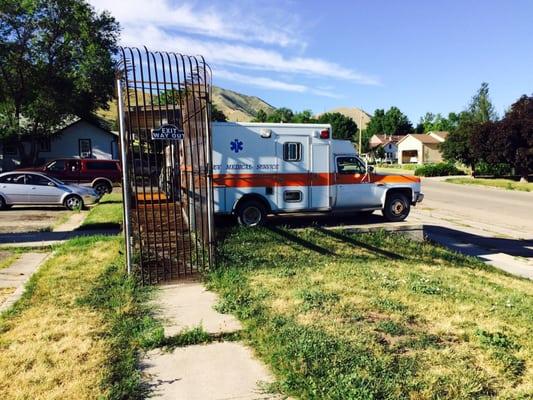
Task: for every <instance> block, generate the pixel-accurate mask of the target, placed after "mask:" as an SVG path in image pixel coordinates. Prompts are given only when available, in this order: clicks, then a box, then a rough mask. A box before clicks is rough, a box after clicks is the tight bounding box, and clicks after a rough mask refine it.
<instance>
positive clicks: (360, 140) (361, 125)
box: [357, 113, 363, 155]
mask: <svg viewBox="0 0 533 400" xmlns="http://www.w3.org/2000/svg"><path fill="white" fill-rule="evenodd" d="M362 136H363V114H362V113H359V146H358V147H357V152H358V153H359V155H361V143H362V142H363V139H362Z"/></svg>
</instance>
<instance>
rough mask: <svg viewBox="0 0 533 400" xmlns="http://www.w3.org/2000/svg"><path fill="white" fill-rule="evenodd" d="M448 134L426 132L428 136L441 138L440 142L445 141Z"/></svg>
mask: <svg viewBox="0 0 533 400" xmlns="http://www.w3.org/2000/svg"><path fill="white" fill-rule="evenodd" d="M448 134H449V132H446V131H431V132H428V135H435V136H438V137H439V138H441V139H442V140H446V139H447V138H448Z"/></svg>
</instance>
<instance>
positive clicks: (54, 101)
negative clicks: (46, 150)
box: [0, 0, 119, 165]
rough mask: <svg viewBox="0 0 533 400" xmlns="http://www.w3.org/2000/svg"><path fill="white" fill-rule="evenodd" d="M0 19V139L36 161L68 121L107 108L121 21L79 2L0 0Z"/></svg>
mask: <svg viewBox="0 0 533 400" xmlns="http://www.w3.org/2000/svg"><path fill="white" fill-rule="evenodd" d="M0 16H1V17H0V137H1V138H2V140H10V141H13V142H15V143H17V145H18V149H19V154H20V157H21V162H22V164H23V165H28V164H34V163H35V162H36V161H37V157H38V152H39V149H38V146H37V144H38V142H39V141H40V140H42V139H43V138H47V137H51V136H52V135H53V134H54V132H56V131H57V128H58V127H60V126H61V124H62V123H64V121H65V120H66V119H68V118H69V117H72V116H75V115H77V116H80V117H86V118H90V117H91V116H92V115H93V113H94V111H95V110H97V109H98V108H107V107H108V105H107V104H108V101H110V100H111V99H112V97H113V91H114V67H115V62H114V61H113V58H112V54H113V53H114V52H115V51H116V42H117V36H118V33H119V26H118V23H117V22H116V21H115V19H114V18H113V17H112V16H110V15H109V14H108V13H107V12H103V13H101V14H98V13H96V12H95V10H94V9H93V7H92V6H90V5H89V4H88V3H87V2H86V1H83V0H24V1H20V0H2V1H0ZM24 142H27V143H29V148H28V149H27V148H26V147H25V146H24V145H23V143H24Z"/></svg>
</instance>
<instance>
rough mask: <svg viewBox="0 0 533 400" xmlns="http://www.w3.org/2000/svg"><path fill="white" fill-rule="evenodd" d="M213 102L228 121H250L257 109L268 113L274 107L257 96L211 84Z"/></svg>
mask: <svg viewBox="0 0 533 400" xmlns="http://www.w3.org/2000/svg"><path fill="white" fill-rule="evenodd" d="M213 103H214V104H215V105H216V106H217V108H218V109H219V110H220V111H222V112H223V113H224V114H225V115H226V117H228V120H229V121H240V122H246V121H251V120H252V119H253V118H254V116H255V114H256V113H257V111H259V110H263V111H265V112H266V113H267V114H269V113H271V112H272V111H274V109H275V108H274V107H272V106H271V105H270V104H268V103H267V102H266V101H264V100H262V99H260V98H259V97H256V96H247V95H244V94H241V93H237V92H234V91H233V90H228V89H222V88H220V87H218V86H213Z"/></svg>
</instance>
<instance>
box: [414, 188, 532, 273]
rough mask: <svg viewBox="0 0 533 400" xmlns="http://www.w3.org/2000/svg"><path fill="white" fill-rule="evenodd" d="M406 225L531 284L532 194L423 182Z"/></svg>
mask: <svg viewBox="0 0 533 400" xmlns="http://www.w3.org/2000/svg"><path fill="white" fill-rule="evenodd" d="M422 191H423V192H424V194H425V198H424V202H423V203H422V204H420V205H419V206H417V207H415V208H413V210H412V212H411V216H410V217H409V218H408V220H409V221H411V222H419V223H422V224H424V231H425V233H426V234H427V236H428V237H429V238H430V239H432V240H434V241H436V242H439V243H441V244H444V245H446V246H447V247H450V248H452V249H455V250H457V251H460V252H462V253H465V254H468V255H474V256H477V257H480V258H481V259H483V260H485V261H486V262H487V263H489V264H492V265H494V266H497V267H500V268H502V269H505V270H506V271H508V272H511V273H513V274H516V275H520V276H523V277H528V278H531V279H533V193H528V192H518V191H512V190H502V189H496V188H487V187H477V186H470V185H457V184H453V183H446V182H443V181H441V180H437V179H431V178H429V179H428V178H426V179H424V180H423V182H422Z"/></svg>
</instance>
